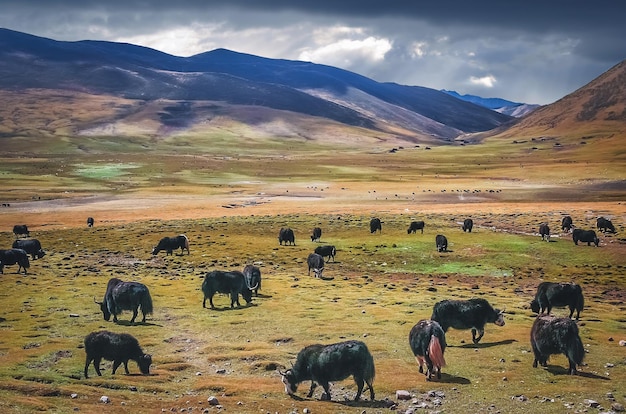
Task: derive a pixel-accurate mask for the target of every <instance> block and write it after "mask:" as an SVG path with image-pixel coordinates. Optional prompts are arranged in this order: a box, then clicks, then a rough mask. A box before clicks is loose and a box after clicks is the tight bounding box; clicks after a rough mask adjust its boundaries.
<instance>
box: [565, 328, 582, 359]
mask: <svg viewBox="0 0 626 414" xmlns="http://www.w3.org/2000/svg"><path fill="white" fill-rule="evenodd" d="M566 355H567V358H568V359H570V360H571V361H574V362H575V363H576V365H582V363H583V359H584V358H585V348H584V347H583V342H582V341H581V339H580V336H579V335H574V337H573V338H572V339H571V340H570V341H569V344H568V345H567V352H566Z"/></svg>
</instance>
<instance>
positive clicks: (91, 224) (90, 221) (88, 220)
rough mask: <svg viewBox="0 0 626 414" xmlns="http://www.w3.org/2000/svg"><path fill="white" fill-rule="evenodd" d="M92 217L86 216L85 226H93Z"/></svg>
mask: <svg viewBox="0 0 626 414" xmlns="http://www.w3.org/2000/svg"><path fill="white" fill-rule="evenodd" d="M93 223H94V220H93V217H87V227H93Z"/></svg>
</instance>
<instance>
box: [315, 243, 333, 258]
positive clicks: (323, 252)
mask: <svg viewBox="0 0 626 414" xmlns="http://www.w3.org/2000/svg"><path fill="white" fill-rule="evenodd" d="M315 253H317V254H319V255H320V256H322V257H328V260H330V259H333V262H334V261H335V255H336V254H337V249H335V246H331V245H327V246H317V247H316V248H315Z"/></svg>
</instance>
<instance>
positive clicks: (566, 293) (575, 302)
mask: <svg viewBox="0 0 626 414" xmlns="http://www.w3.org/2000/svg"><path fill="white" fill-rule="evenodd" d="M564 306H567V307H569V311H570V312H569V317H570V318H571V317H572V315H573V314H574V311H576V320H578V318H579V317H580V312H581V311H582V310H583V307H584V306H585V299H584V297H583V290H582V288H581V287H580V285H577V284H574V283H553V282H542V283H540V284H539V286H537V293H536V294H535V298H534V299H533V300H532V301H531V302H530V309H531V310H532V311H533V312H535V313H544V311H545V312H546V313H547V314H550V312H551V311H552V308H553V307H557V308H561V307H564Z"/></svg>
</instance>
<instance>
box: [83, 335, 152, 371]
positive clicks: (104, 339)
mask: <svg viewBox="0 0 626 414" xmlns="http://www.w3.org/2000/svg"><path fill="white" fill-rule="evenodd" d="M85 353H86V354H87V358H86V359H85V378H89V376H88V375H87V369H88V368H89V364H90V363H91V361H93V367H94V368H95V369H96V373H97V374H98V375H99V376H102V373H101V372H100V361H102V359H106V360H107V361H113V374H115V371H116V370H117V368H118V367H119V366H120V364H122V363H124V370H125V371H126V375H129V374H130V372H128V361H129V360H133V361H135V362H136V363H137V365H138V366H139V370H140V371H141V373H142V374H144V375H148V374H149V373H150V365H151V364H152V356H151V355H148V354H144V352H143V351H142V350H141V347H140V346H139V342H138V341H137V339H135V337H133V336H132V335H129V334H126V333H122V334H118V333H113V332H109V331H100V332H92V333H90V334H89V335H87V336H86V337H85Z"/></svg>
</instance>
